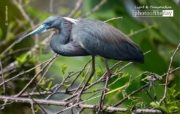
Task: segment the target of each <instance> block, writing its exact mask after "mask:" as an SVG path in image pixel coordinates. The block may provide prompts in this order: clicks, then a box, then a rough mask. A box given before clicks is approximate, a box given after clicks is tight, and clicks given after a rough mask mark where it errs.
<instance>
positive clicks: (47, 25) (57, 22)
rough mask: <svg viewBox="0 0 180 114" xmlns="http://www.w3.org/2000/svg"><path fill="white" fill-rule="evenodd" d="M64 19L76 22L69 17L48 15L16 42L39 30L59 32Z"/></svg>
mask: <svg viewBox="0 0 180 114" xmlns="http://www.w3.org/2000/svg"><path fill="white" fill-rule="evenodd" d="M64 20H66V21H69V22H71V23H74V24H76V21H77V20H75V19H72V18H69V17H58V16H50V17H48V18H47V19H46V20H45V21H44V22H43V23H42V25H40V26H39V27H38V28H36V29H35V30H33V31H32V32H30V33H28V34H27V35H25V36H23V37H22V38H20V39H19V40H18V41H17V42H16V43H19V42H21V41H22V40H24V39H26V38H28V37H30V36H32V35H35V34H38V33H40V32H45V31H46V30H48V29H52V30H54V31H55V33H59V31H60V28H61V23H62V22H63V21H64Z"/></svg>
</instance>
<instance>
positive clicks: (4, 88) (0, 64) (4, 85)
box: [0, 58, 6, 95]
mask: <svg viewBox="0 0 180 114" xmlns="http://www.w3.org/2000/svg"><path fill="white" fill-rule="evenodd" d="M0 68H1V72H2V83H3V91H4V94H5V95H6V84H5V83H4V73H3V67H2V63H1V58H0Z"/></svg>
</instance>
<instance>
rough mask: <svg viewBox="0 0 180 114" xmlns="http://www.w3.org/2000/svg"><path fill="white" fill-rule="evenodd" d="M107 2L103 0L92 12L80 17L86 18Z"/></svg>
mask: <svg viewBox="0 0 180 114" xmlns="http://www.w3.org/2000/svg"><path fill="white" fill-rule="evenodd" d="M105 2H106V0H101V2H100V3H99V4H97V5H96V6H95V7H94V8H93V9H92V10H91V11H90V12H88V13H86V14H85V15H83V16H81V17H80V18H84V17H87V16H89V15H91V14H92V13H94V12H95V11H97V10H98V9H99V8H100V7H101V6H102V5H103V4H104V3H105Z"/></svg>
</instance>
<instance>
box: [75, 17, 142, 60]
mask: <svg viewBox="0 0 180 114" xmlns="http://www.w3.org/2000/svg"><path fill="white" fill-rule="evenodd" d="M79 23H80V22H79ZM81 23H83V22H81ZM81 23H80V24H77V25H78V26H77V29H76V30H74V31H73V32H74V36H73V37H75V39H76V40H77V41H78V42H79V44H80V45H81V46H82V47H83V48H84V49H85V50H86V51H87V52H88V53H90V54H92V55H100V56H102V57H105V58H111V59H117V60H127V61H136V62H143V61H144V60H143V53H142V51H141V50H140V49H139V48H138V47H137V46H136V45H135V44H134V43H133V42H132V41H131V40H130V39H129V38H128V37H127V36H126V35H124V34H123V33H122V32H120V31H119V30H117V29H116V28H114V27H112V26H110V25H108V24H106V23H103V22H100V21H94V20H88V21H85V22H84V23H83V24H81Z"/></svg>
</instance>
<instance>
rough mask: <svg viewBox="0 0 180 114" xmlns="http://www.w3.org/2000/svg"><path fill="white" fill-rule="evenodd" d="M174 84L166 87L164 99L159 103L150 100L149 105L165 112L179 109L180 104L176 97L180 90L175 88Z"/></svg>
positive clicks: (170, 113)
mask: <svg viewBox="0 0 180 114" xmlns="http://www.w3.org/2000/svg"><path fill="white" fill-rule="evenodd" d="M175 86H176V85H174V86H172V87H171V88H168V91H167V96H166V99H165V101H163V102H162V104H161V105H160V103H159V102H157V101H156V102H151V103H150V105H151V106H153V107H154V108H156V109H159V110H161V111H163V112H165V113H167V114H173V113H174V112H177V111H178V110H179V106H180V104H179V103H178V101H176V97H177V96H178V95H179V94H180V91H178V92H177V90H175Z"/></svg>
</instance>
